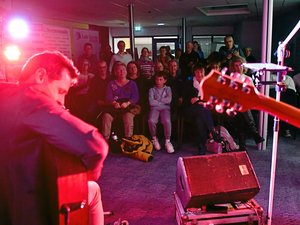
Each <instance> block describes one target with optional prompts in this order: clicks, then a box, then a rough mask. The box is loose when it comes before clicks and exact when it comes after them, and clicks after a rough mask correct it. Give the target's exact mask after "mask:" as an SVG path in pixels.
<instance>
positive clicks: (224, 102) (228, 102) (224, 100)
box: [222, 99, 230, 107]
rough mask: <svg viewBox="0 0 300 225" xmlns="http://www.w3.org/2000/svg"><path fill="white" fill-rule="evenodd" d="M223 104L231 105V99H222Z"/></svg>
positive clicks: (224, 105)
mask: <svg viewBox="0 0 300 225" xmlns="http://www.w3.org/2000/svg"><path fill="white" fill-rule="evenodd" d="M222 105H223V107H229V106H230V101H229V100H227V99H223V100H222Z"/></svg>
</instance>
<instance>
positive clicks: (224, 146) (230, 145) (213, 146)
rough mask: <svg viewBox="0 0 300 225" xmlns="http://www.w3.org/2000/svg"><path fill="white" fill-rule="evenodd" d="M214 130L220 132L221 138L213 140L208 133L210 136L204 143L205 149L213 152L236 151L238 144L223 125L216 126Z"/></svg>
mask: <svg viewBox="0 0 300 225" xmlns="http://www.w3.org/2000/svg"><path fill="white" fill-rule="evenodd" d="M215 130H216V131H217V132H218V133H219V134H220V136H221V137H222V139H223V140H222V141H221V142H220V143H218V142H216V141H214V139H213V138H212V135H211V134H210V138H209V139H208V140H207V144H206V147H207V151H209V152H213V153H222V152H232V151H237V150H238V149H239V146H238V145H237V144H236V143H235V141H234V139H233V138H232V136H231V135H230V133H229V132H228V130H227V129H226V128H225V127H223V126H217V127H216V129H215Z"/></svg>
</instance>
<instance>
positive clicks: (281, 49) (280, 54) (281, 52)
mask: <svg viewBox="0 0 300 225" xmlns="http://www.w3.org/2000/svg"><path fill="white" fill-rule="evenodd" d="M299 28H300V20H299V22H298V24H297V25H296V27H295V28H294V29H293V30H292V32H291V33H290V35H289V36H288V37H287V38H286V39H285V41H283V42H282V43H279V45H278V48H277V64H278V65H280V66H283V65H284V58H285V50H286V45H287V43H288V42H289V40H290V39H291V38H292V37H293V36H294V34H295V33H296V32H297V31H298V29H299ZM286 72H287V71H285V72H283V71H280V72H277V82H276V83H277V85H276V101H278V102H280V97H281V91H282V90H281V89H282V81H283V78H284V76H285V75H286V74H284V73H286ZM279 123H280V120H279V118H278V117H277V116H275V117H274V128H273V129H274V132H273V133H274V134H273V147H272V162H271V177H270V193H269V204H268V215H267V216H268V217H267V219H268V225H271V223H272V211H273V200H274V190H275V178H276V161H277V151H278V136H279Z"/></svg>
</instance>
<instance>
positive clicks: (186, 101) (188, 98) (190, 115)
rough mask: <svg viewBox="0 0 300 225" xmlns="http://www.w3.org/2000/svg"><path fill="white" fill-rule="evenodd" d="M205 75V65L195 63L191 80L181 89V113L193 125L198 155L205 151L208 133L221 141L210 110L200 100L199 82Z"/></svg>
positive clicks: (203, 153)
mask: <svg viewBox="0 0 300 225" xmlns="http://www.w3.org/2000/svg"><path fill="white" fill-rule="evenodd" d="M204 76H205V66H204V65H201V64H197V65H195V66H194V76H193V79H192V80H188V81H186V82H185V85H184V90H183V114H184V118H185V119H186V120H187V121H189V122H192V123H193V124H194V125H195V132H196V142H197V143H196V144H197V147H198V150H199V154H200V155H205V153H206V150H207V149H206V142H207V140H208V138H209V133H211V134H212V136H213V137H214V139H215V141H217V142H221V137H220V135H219V134H218V133H217V132H216V130H215V126H214V121H213V118H212V114H211V111H210V110H209V109H207V108H205V107H204V105H203V102H202V101H201V100H200V95H201V93H200V82H201V80H202V79H203V78H204Z"/></svg>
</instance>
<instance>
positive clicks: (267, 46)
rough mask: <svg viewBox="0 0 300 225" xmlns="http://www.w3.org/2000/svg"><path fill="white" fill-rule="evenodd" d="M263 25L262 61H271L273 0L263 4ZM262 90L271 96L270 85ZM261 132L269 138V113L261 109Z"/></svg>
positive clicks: (263, 147)
mask: <svg viewBox="0 0 300 225" xmlns="http://www.w3.org/2000/svg"><path fill="white" fill-rule="evenodd" d="M263 10H264V11H263V27H262V47H261V49H262V52H261V60H262V63H270V62H271V54H272V52H271V51H272V24H273V0H265V1H264V5H263ZM269 78H270V72H269V71H266V72H265V74H264V75H263V77H262V80H263V81H266V80H269ZM260 92H261V93H262V94H263V95H266V96H269V86H268V85H263V86H262V87H261V90H260ZM259 134H260V135H261V136H262V137H264V139H265V140H267V135H268V114H267V113H265V112H263V111H261V112H260V113H259ZM258 148H259V150H265V149H266V148H267V141H264V142H263V143H261V144H259V146H258Z"/></svg>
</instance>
